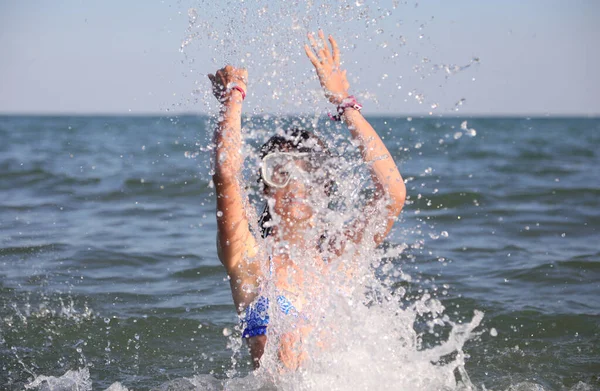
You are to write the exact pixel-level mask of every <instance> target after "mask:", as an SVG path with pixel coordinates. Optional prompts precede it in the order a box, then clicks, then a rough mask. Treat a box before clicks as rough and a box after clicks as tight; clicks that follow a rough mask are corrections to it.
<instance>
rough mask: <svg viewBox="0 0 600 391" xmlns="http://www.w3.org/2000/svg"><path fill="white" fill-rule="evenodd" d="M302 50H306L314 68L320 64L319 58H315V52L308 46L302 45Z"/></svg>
mask: <svg viewBox="0 0 600 391" xmlns="http://www.w3.org/2000/svg"><path fill="white" fill-rule="evenodd" d="M304 51H305V52H306V55H307V56H308V59H309V60H310V62H312V64H313V65H314V66H315V68H319V67H320V66H321V63H320V62H319V59H318V58H317V56H315V53H314V52H313V51H312V50H311V48H309V47H308V45H304Z"/></svg>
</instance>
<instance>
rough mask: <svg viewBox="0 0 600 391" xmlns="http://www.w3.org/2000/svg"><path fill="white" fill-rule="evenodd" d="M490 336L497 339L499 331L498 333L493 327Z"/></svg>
mask: <svg viewBox="0 0 600 391" xmlns="http://www.w3.org/2000/svg"><path fill="white" fill-rule="evenodd" d="M490 335H491V336H492V337H497V336H498V331H497V330H496V329H495V328H493V327H492V328H491V329H490Z"/></svg>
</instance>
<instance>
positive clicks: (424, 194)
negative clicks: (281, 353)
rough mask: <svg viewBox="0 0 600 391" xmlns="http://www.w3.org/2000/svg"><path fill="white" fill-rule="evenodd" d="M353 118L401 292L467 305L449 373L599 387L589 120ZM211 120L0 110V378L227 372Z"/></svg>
mask: <svg viewBox="0 0 600 391" xmlns="http://www.w3.org/2000/svg"><path fill="white" fill-rule="evenodd" d="M369 119H370V120H371V122H372V124H373V126H374V127H375V128H376V129H378V131H379V133H380V134H381V135H382V136H383V137H384V138H385V142H386V144H387V145H388V148H389V149H390V151H391V153H392V154H393V155H394V158H395V159H396V162H397V163H398V165H399V167H400V171H401V172H402V174H403V176H404V178H405V180H406V184H407V191H408V197H409V198H408V200H407V203H406V205H405V208H404V210H403V212H402V214H401V216H400V219H399V220H398V222H397V223H396V225H395V228H394V230H393V232H392V234H391V235H390V236H389V238H388V242H387V243H386V245H387V246H391V247H394V246H397V247H402V246H404V245H405V246H406V248H405V249H404V251H403V252H402V253H401V254H398V255H397V256H396V257H395V259H394V260H393V263H389V264H390V265H393V268H395V269H396V271H401V273H402V275H404V276H410V278H404V279H403V281H402V286H403V289H402V291H403V292H404V293H405V296H404V298H403V301H404V302H405V304H406V305H407V306H410V303H411V302H414V301H418V299H419V296H420V295H423V294H428V295H432V296H434V297H436V298H437V299H439V301H440V302H441V303H442V304H443V307H444V309H443V312H444V313H445V314H446V315H447V317H448V318H449V319H452V320H454V321H457V322H459V323H460V322H462V321H467V320H470V319H471V318H473V316H474V314H475V313H476V312H475V311H479V312H480V313H482V315H483V319H482V320H481V323H480V324H479V325H478V326H477V327H476V328H475V329H474V330H473V332H472V333H470V335H469V338H468V340H467V341H466V342H465V343H464V346H463V347H462V352H464V358H463V359H464V363H465V364H464V370H465V371H466V372H464V371H462V372H461V373H457V375H456V376H457V378H459V377H460V378H462V379H463V381H464V380H465V378H468V379H470V380H469V384H471V388H472V389H477V390H576V391H581V390H598V389H600V232H599V230H600V169H599V167H600V149H599V148H600V119H586V118H456V119H450V118H407V117H398V118H394V117H372V118H369ZM251 121H252V119H248V118H247V119H245V122H251ZM275 121H276V120H275V119H273V118H271V119H260V121H258V122H257V123H259V125H260V126H259V125H256V127H263V128H265V129H269V128H271V127H273V128H274V127H275V123H276V122H275ZM464 121H466V123H465V122H464ZM318 125H319V126H322V130H323V132H324V134H328V133H327V132H328V131H332V132H333V130H331V129H329V128H328V126H329V125H328V124H327V121H326V119H320V120H319V124H318ZM210 133H211V129H210V122H209V119H208V118H205V117H195V116H182V117H173V118H167V117H162V118H161V117H71V116H62V117H41V116H39V117H19V116H3V117H0V389H2V390H22V389H36V387H37V388H38V389H43V390H59V389H60V390H63V389H66V390H76V389H77V390H91V389H94V390H105V389H108V388H110V389H111V390H124V389H129V390H146V389H153V388H154V389H163V390H166V389H171V390H176V389H181V390H184V389H186V390H187V389H219V388H221V389H222V388H226V389H244V384H246V385H247V383H243V382H241V383H239V382H238V383H235V382H231V383H227V382H226V381H227V379H229V378H234V379H238V380H240V381H241V380H243V379H245V378H249V377H250V376H251V375H248V374H249V373H250V372H251V366H250V364H249V362H248V361H249V358H248V355H247V353H246V352H245V350H244V348H243V347H242V349H241V351H240V352H239V353H233V351H234V350H235V345H236V343H235V341H236V340H237V339H239V330H236V325H237V322H238V319H237V315H236V313H235V309H234V306H233V304H232V300H231V295H230V290H229V282H228V281H227V278H226V274H225V271H224V269H223V267H222V266H221V265H220V263H219V261H218V259H217V254H216V246H215V229H216V222H215V217H214V216H215V197H214V193H213V192H214V189H213V188H212V186H211V184H210V163H209V154H210V152H209V151H208V150H209V149H210V148H209V139H210ZM388 272H389V270H388ZM378 273H382V272H381V271H378ZM479 312H477V313H479ZM411 327H412V326H411ZM414 327H415V328H416V329H418V328H419V327H421V325H420V324H419V323H418V322H415V324H414ZM429 338H430V341H429V344H424V345H423V346H421V349H427V348H428V346H429V347H431V346H435V345H436V343H438V342H439V341H438V340H444V339H446V338H448V335H444V334H443V333H442V334H439V335H438V334H437V333H434V334H432V335H430V336H429ZM381 348H382V349H381V351H382V353H381V354H382V355H384V354H385V353H383V352H384V350H385V349H384V348H385V346H381ZM238 349H239V347H238ZM409 361H410V359H407V360H406V362H405V365H406V367H405V366H404V365H398V366H397V371H398V373H402V371H403V367H404V368H405V370H406V368H409V367H410V364H411V363H410V362H409ZM442 361H443V359H442ZM410 368H411V369H410V371H411V372H412V375H415V376H417V377H418V378H422V379H426V378H428V376H430V373H429V372H428V370H425V369H424V370H423V372H422V373H420V372H419V371H418V370H415V369H414V368H412V367H410ZM336 376H340V377H342V378H343V377H344V376H345V374H344V373H340V374H336ZM223 384H228V385H227V386H224V385H223ZM235 384H238V386H237V387H236V386H235ZM191 385H194V387H196V388H193V387H192V386H191ZM380 386H381V387H372V388H371V389H391V390H394V389H399V388H397V387H395V385H394V384H386V383H385V382H383V381H382V382H381V384H380ZM190 387H192V388H190ZM211 387H212V388H211ZM458 387H459V385H457V386H456V388H458ZM288 388H290V389H294V388H296V389H303V385H302V381H301V380H298V383H296V386H293V385H292V386H289V387H288ZM421 388H422V387H421ZM452 388H455V387H453V386H449V387H448V389H452ZM401 389H419V387H417V386H416V385H415V387H414V388H412V387H408V388H406V387H403V388H401Z"/></svg>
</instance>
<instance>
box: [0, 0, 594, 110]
mask: <svg viewBox="0 0 600 391" xmlns="http://www.w3.org/2000/svg"><path fill="white" fill-rule="evenodd" d="M599 17H600V1H597V0H573V1H569V2H566V1H555V0H523V1H516V0H506V1H483V0H456V1H448V0H445V1H444V0H429V1H410V2H409V1H400V0H389V1H388V0H370V1H369V0H352V1H346V0H342V1H340V0H338V1H334V0H329V1H322V0H310V1H307V0H295V1H285V2H284V1H279V2H277V1H264V0H263V1H259V0H225V1H213V0H179V1H166V0H165V1H148V0H146V1H141V0H128V1H117V0H104V1H91V0H55V1H47V0H44V1H42V0H23V1H17V0H12V1H11V0H2V1H0V113H5V114H29V113H31V114H138V115H142V114H159V115H168V114H178V113H210V112H214V110H215V108H216V105H215V103H216V101H215V100H214V98H213V97H212V95H211V91H210V84H209V81H208V79H207V77H206V75H207V74H208V73H213V72H214V71H215V70H217V69H218V68H221V67H223V66H224V65H226V64H228V63H230V64H233V65H234V66H244V67H246V68H247V69H248V72H249V75H250V83H249V85H248V96H247V98H246V110H247V112H248V113H252V114H261V113H275V114H286V113H315V114H318V113H323V112H324V111H326V110H329V109H330V108H328V103H327V101H326V99H325V98H324V97H323V94H322V92H321V91H320V87H319V84H318V81H317V80H316V78H315V74H314V71H313V69H312V66H311V64H310V62H309V61H308V60H307V59H306V57H305V54H304V52H303V49H302V46H303V44H304V43H305V42H306V33H307V32H308V31H316V30H317V29H318V28H323V29H324V30H325V32H326V33H331V34H333V35H334V36H335V37H336V38H337V39H338V41H339V43H340V46H341V48H342V50H341V51H342V60H343V64H342V65H343V67H344V68H345V69H347V70H348V75H349V81H350V85H351V90H350V92H351V93H353V94H354V95H356V96H357V98H358V99H359V101H361V103H363V105H364V109H363V110H364V112H365V113H370V114H386V115H433V116H439V115H450V116H455V115H460V116H462V115H477V116H486V115H517V116H539V115H582V116H598V115H600V72H598V70H599V69H600V51H599V50H598V49H597V48H598V42H600V27H599V25H598V23H597V20H598V18H599Z"/></svg>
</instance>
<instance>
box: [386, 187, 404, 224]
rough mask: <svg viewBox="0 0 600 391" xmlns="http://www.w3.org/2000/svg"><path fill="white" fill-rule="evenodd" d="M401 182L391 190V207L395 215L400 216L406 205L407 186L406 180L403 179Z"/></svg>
mask: <svg viewBox="0 0 600 391" xmlns="http://www.w3.org/2000/svg"><path fill="white" fill-rule="evenodd" d="M400 183H401V184H400V185H398V186H396V187H395V188H394V189H391V191H390V194H389V195H390V209H391V211H392V213H393V214H394V217H396V216H398V215H399V214H400V212H401V211H402V208H403V207H404V202H405V201H406V186H405V185H404V182H403V181H401V182H400Z"/></svg>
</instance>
